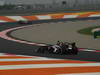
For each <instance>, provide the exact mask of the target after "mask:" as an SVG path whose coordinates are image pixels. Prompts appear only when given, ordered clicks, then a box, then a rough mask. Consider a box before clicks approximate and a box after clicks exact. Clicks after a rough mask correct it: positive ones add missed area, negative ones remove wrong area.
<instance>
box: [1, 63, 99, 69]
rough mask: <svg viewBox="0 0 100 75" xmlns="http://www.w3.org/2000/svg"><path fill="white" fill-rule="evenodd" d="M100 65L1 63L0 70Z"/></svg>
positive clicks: (97, 64)
mask: <svg viewBox="0 0 100 75" xmlns="http://www.w3.org/2000/svg"><path fill="white" fill-rule="evenodd" d="M89 66H92V67H93V66H100V63H85V64H68V63H67V64H66V63H65V64H64V63H63V64H62V63H60V64H27V65H3V66H0V70H10V69H29V68H31V69H34V68H57V67H89Z"/></svg>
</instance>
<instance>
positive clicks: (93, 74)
mask: <svg viewBox="0 0 100 75" xmlns="http://www.w3.org/2000/svg"><path fill="white" fill-rule="evenodd" d="M56 75H100V72H93V73H92V72H91V73H74V74H56Z"/></svg>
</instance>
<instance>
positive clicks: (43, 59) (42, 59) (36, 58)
mask: <svg viewBox="0 0 100 75" xmlns="http://www.w3.org/2000/svg"><path fill="white" fill-rule="evenodd" d="M45 60H63V59H52V58H50V59H49V58H43V57H33V58H25V59H22V58H19V59H0V62H4V61H45Z"/></svg>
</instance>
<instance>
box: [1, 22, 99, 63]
mask: <svg viewBox="0 0 100 75" xmlns="http://www.w3.org/2000/svg"><path fill="white" fill-rule="evenodd" d="M36 23H38V22H36ZM18 26H21V25H19V24H13V25H12V24H2V25H0V31H3V30H5V29H9V28H14V27H18ZM37 48H39V46H35V45H34V46H33V45H29V44H22V43H17V42H14V41H10V40H5V39H3V38H0V52H1V53H13V54H21V55H31V56H42V57H50V58H60V59H72V60H84V61H96V62H100V52H90V51H89V52H88V51H80V52H79V54H78V55H75V56H73V55H55V54H39V53H35V52H34V50H35V49H37Z"/></svg>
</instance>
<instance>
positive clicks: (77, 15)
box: [0, 11, 100, 23]
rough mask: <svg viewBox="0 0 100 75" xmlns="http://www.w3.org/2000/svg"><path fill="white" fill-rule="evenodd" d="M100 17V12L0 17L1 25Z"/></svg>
mask: <svg viewBox="0 0 100 75" xmlns="http://www.w3.org/2000/svg"><path fill="white" fill-rule="evenodd" d="M92 17H100V11H98V12H80V13H57V14H45V15H32V16H0V23H2V22H17V21H20V20H23V21H35V20H50V19H81V18H92Z"/></svg>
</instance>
